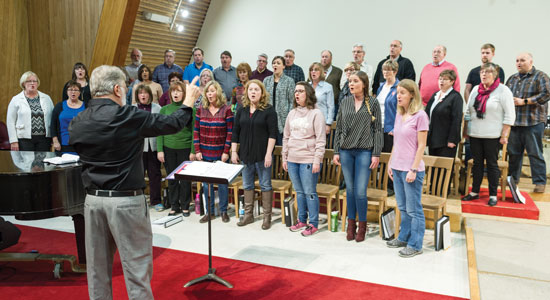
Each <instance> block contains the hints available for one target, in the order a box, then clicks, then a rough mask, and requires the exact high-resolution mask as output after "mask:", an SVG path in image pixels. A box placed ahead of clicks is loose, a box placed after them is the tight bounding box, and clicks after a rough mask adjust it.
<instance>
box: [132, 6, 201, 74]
mask: <svg viewBox="0 0 550 300" xmlns="http://www.w3.org/2000/svg"><path fill="white" fill-rule="evenodd" d="M178 2H179V0H141V2H140V5H139V9H138V13H137V17H136V23H135V24H134V30H133V32H132V39H131V40H130V46H129V47H128V55H127V56H126V62H125V64H126V65H127V64H130V63H131V62H132V60H131V59H130V53H131V52H132V49H133V48H138V49H139V50H141V52H142V53H143V58H142V63H144V64H146V65H148V66H149V67H150V68H151V70H153V69H154V67H155V66H157V65H159V64H162V63H163V62H164V51H165V50H166V49H172V50H174V51H176V64H178V65H180V66H181V67H182V68H185V66H186V65H187V64H188V62H189V60H190V59H191V50H192V49H193V47H195V45H196V43H197V39H198V38H199V34H200V31H201V28H202V25H203V23H204V19H205V17H206V12H207V11H208V7H209V6H210V0H195V1H194V2H189V0H183V1H182V2H181V6H180V11H181V10H183V9H187V10H188V11H189V16H188V17H187V18H183V17H182V16H181V13H180V12H176V7H177V6H178ZM144 11H148V12H152V13H156V14H159V15H163V16H168V17H170V19H171V18H172V17H173V16H174V14H175V13H176V14H177V16H176V24H182V25H183V26H184V27H185V30H184V31H183V32H178V31H177V30H176V26H175V25H174V29H173V30H170V24H162V23H157V22H153V21H148V20H145V18H144V17H143V12H144Z"/></svg>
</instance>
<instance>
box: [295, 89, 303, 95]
mask: <svg viewBox="0 0 550 300" xmlns="http://www.w3.org/2000/svg"><path fill="white" fill-rule="evenodd" d="M305 92H306V90H295V91H294V93H295V94H301V93H305Z"/></svg>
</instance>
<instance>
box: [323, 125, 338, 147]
mask: <svg viewBox="0 0 550 300" xmlns="http://www.w3.org/2000/svg"><path fill="white" fill-rule="evenodd" d="M335 134H336V121H334V122H332V124H331V125H330V134H329V136H328V139H327V144H326V146H325V148H327V149H333V148H334V136H335Z"/></svg>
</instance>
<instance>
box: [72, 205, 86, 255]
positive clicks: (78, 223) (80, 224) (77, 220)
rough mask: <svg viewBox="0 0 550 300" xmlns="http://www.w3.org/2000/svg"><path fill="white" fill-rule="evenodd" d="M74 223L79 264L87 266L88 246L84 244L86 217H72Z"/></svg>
mask: <svg viewBox="0 0 550 300" xmlns="http://www.w3.org/2000/svg"><path fill="white" fill-rule="evenodd" d="M72 218H73V223H74V235H75V239H76V250H77V252H78V263H79V264H82V265H85V264H86V245H85V243H84V215H82V214H78V215H72Z"/></svg>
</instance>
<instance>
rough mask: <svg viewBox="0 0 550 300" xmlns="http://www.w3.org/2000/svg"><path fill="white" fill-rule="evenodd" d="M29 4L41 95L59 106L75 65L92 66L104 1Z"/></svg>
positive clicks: (35, 0) (32, 49)
mask: <svg viewBox="0 0 550 300" xmlns="http://www.w3.org/2000/svg"><path fill="white" fill-rule="evenodd" d="M27 3H28V6H27V9H28V18H29V41H30V54H31V55H30V60H31V67H32V70H33V72H35V73H36V74H37V75H38V76H39V77H40V81H41V83H40V87H39V89H40V91H42V92H44V93H47V94H48V95H50V97H51V98H52V100H53V101H54V102H58V101H60V100H61V96H62V95H61V93H62V90H63V85H64V84H65V82H67V81H68V80H70V79H71V74H72V70H73V66H74V64H75V63H76V62H82V63H84V64H85V65H86V66H89V64H90V61H91V58H92V52H93V48H94V41H95V37H96V33H97V28H98V26H99V18H100V16H101V9H102V7H103V0H27ZM88 71H90V72H91V70H88Z"/></svg>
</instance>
